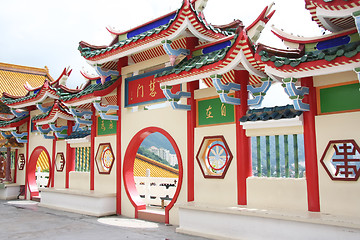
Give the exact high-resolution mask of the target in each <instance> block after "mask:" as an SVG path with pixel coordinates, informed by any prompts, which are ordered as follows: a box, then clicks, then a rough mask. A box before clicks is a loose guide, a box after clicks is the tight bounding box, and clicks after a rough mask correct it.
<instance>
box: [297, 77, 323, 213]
mask: <svg viewBox="0 0 360 240" xmlns="http://www.w3.org/2000/svg"><path fill="white" fill-rule="evenodd" d="M301 84H302V86H304V87H308V88H309V95H305V98H304V102H306V103H308V104H310V111H306V112H304V113H303V122H304V147H305V169H306V184H307V196H308V210H309V211H311V212H320V198H319V176H318V166H317V152H316V133H315V115H316V111H317V109H316V107H317V106H316V90H315V88H314V84H313V78H312V77H307V78H302V79H301Z"/></svg>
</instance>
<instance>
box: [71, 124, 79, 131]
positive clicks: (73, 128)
mask: <svg viewBox="0 0 360 240" xmlns="http://www.w3.org/2000/svg"><path fill="white" fill-rule="evenodd" d="M79 127H80V123H77V122H75V125H74V126H73V127H72V131H73V132H76V131H77V130H78V129H79Z"/></svg>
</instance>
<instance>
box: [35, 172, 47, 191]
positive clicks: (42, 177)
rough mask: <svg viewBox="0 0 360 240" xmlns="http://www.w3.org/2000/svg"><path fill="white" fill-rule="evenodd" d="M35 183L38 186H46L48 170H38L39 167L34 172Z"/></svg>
mask: <svg viewBox="0 0 360 240" xmlns="http://www.w3.org/2000/svg"><path fill="white" fill-rule="evenodd" d="M35 179H36V184H37V186H38V188H44V187H47V185H48V182H49V173H48V172H40V169H38V170H37V172H36V173H35Z"/></svg>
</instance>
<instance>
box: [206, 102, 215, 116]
mask: <svg viewBox="0 0 360 240" xmlns="http://www.w3.org/2000/svg"><path fill="white" fill-rule="evenodd" d="M211 109H212V107H211V106H210V105H209V107H208V108H207V109H206V118H213V117H214V116H212V115H211V114H212V112H211V111H210V110H211Z"/></svg>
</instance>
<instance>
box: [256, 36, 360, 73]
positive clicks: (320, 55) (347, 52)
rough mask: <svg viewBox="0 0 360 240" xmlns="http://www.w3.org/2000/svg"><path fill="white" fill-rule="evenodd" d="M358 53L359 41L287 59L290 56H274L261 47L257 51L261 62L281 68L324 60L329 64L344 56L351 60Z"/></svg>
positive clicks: (359, 49)
mask: <svg viewBox="0 0 360 240" xmlns="http://www.w3.org/2000/svg"><path fill="white" fill-rule="evenodd" d="M359 52H360V41H359V42H353V43H349V44H345V45H341V46H337V47H332V48H328V49H324V50H317V51H309V52H304V53H303V54H299V56H298V57H287V56H290V54H289V55H287V56H276V53H271V51H269V48H268V49H267V48H266V47H265V46H262V47H260V48H259V49H258V54H259V55H260V56H261V61H263V62H268V61H270V62H273V63H274V65H275V67H278V68H279V67H282V66H284V65H290V66H292V67H297V66H298V65H299V64H300V63H305V62H313V61H317V60H326V61H328V62H331V61H333V60H335V59H336V58H338V57H342V56H345V57H347V58H352V57H354V56H355V55H356V54H358V53H359Z"/></svg>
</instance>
